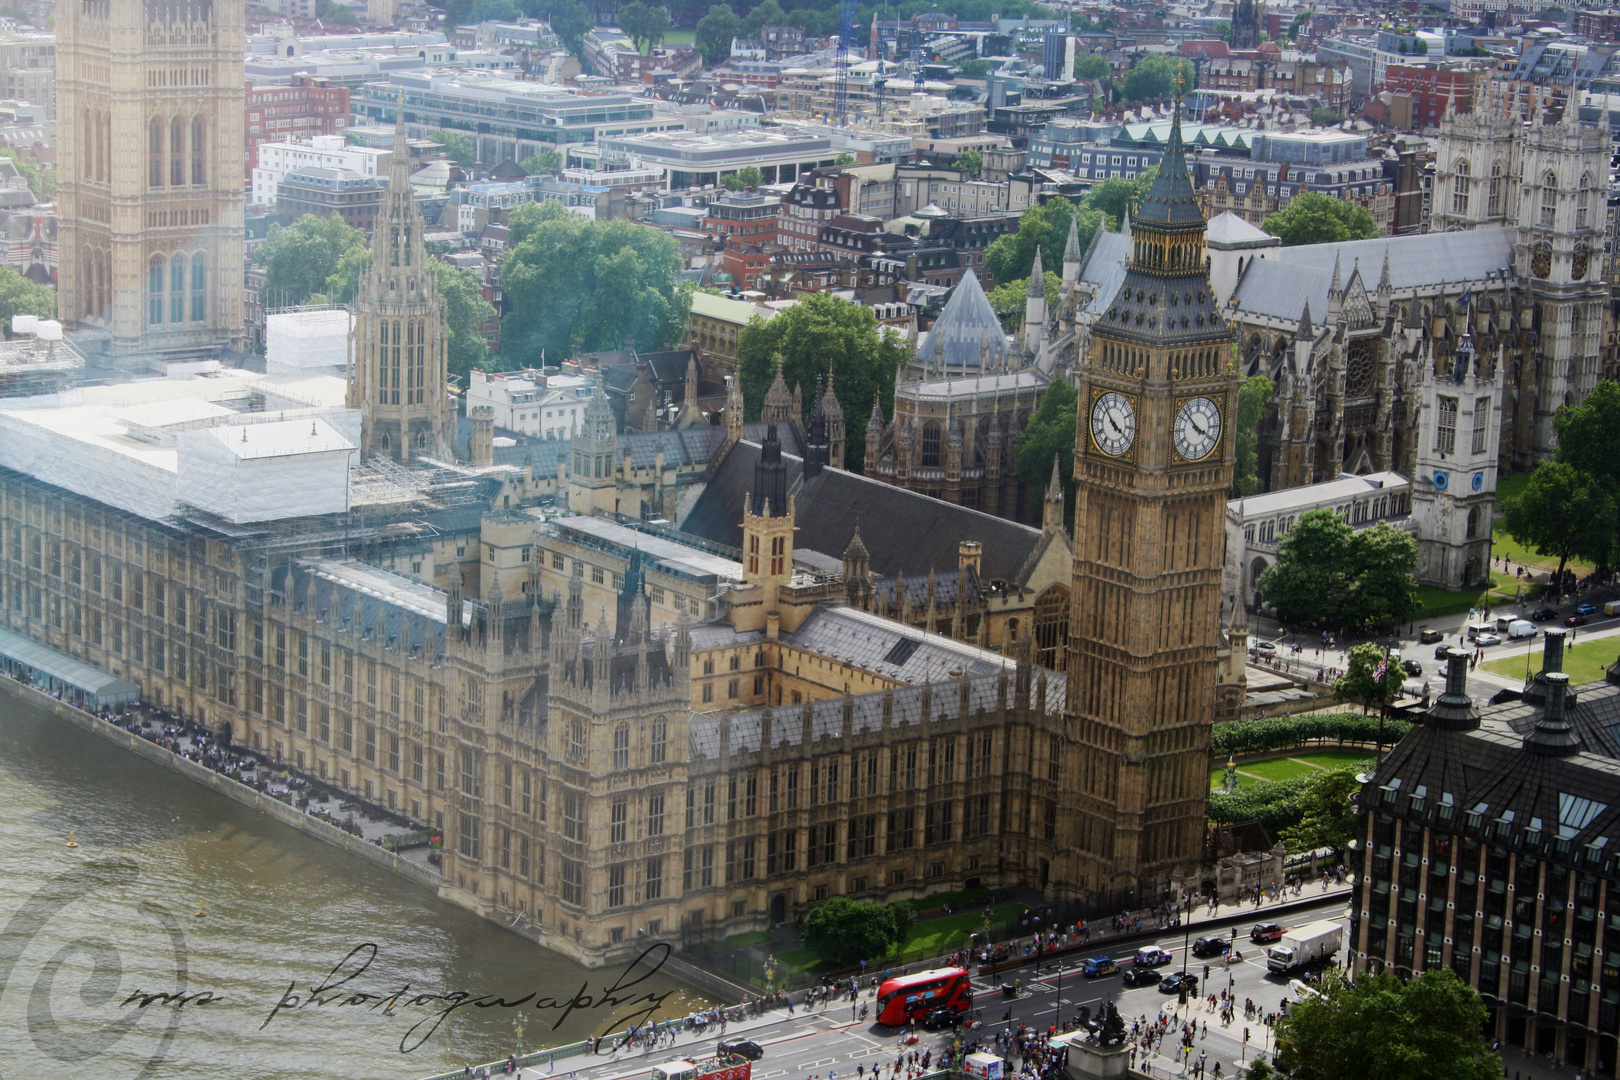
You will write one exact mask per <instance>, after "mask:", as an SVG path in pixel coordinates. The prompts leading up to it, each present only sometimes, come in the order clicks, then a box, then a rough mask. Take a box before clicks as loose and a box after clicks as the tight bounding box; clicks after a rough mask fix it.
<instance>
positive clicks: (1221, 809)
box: [1209, 776, 1305, 833]
mask: <svg viewBox="0 0 1620 1080" xmlns="http://www.w3.org/2000/svg"><path fill="white" fill-rule="evenodd" d="M1304 790H1305V777H1302V776H1301V777H1295V778H1294V779H1292V780H1278V781H1276V782H1274V783H1269V784H1249V785H1246V786H1244V787H1240V788H1238V789H1237V790H1236V791H1234V792H1230V793H1228V792H1225V791H1212V792H1210V795H1209V820H1211V821H1213V822H1214V823H1215V824H1217V825H1231V824H1233V823H1235V822H1239V821H1258V822H1259V823H1260V824H1262V825H1264V826H1265V827H1266V828H1268V829H1270V830H1271V831H1272V832H1273V833H1277V832H1281V831H1282V830H1283V829H1286V828H1289V827H1290V826H1293V825H1297V824H1299V819H1300V818H1301V817H1302V816H1303V814H1304V812H1305V811H1304V807H1302V806H1301V805H1300V804H1299V797H1300V795H1301V793H1303V792H1304Z"/></svg>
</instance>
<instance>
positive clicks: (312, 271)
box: [258, 214, 366, 307]
mask: <svg viewBox="0 0 1620 1080" xmlns="http://www.w3.org/2000/svg"><path fill="white" fill-rule="evenodd" d="M365 246H366V234H365V233H363V232H361V231H360V230H359V229H355V228H351V227H350V226H348V225H345V224H344V223H343V219H342V218H340V217H338V216H337V215H336V214H333V215H332V216H331V217H317V216H316V215H314V214H305V215H304V216H303V217H301V218H299V219H298V220H297V221H295V222H293V223H292V224H291V225H285V226H283V225H272V226H270V234H269V236H267V237H266V238H265V241H264V245H263V246H262V247H260V248H259V251H258V260H259V263H260V264H261V265H262V266H263V267H264V287H263V288H262V289H261V290H260V296H261V297H263V300H264V304H265V306H266V307H291V306H293V305H295V304H304V303H308V302H309V300H310V298H311V297H312V296H314V295H316V294H317V293H322V292H324V290H325V289H326V281H327V278H329V277H331V276H332V274H333V273H334V272H335V271H336V270H337V268H338V262H339V260H341V259H342V258H343V256H344V254H345V253H346V252H347V251H348V250H349V249H350V248H355V247H358V248H359V249H360V250H362V251H364V250H365Z"/></svg>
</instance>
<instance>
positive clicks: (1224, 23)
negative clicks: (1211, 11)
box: [1215, 19, 1232, 44]
mask: <svg viewBox="0 0 1620 1080" xmlns="http://www.w3.org/2000/svg"><path fill="white" fill-rule="evenodd" d="M1215 36H1216V37H1218V38H1220V39H1221V40H1222V41H1224V42H1226V43H1228V44H1231V41H1232V20H1231V19H1217V20H1215Z"/></svg>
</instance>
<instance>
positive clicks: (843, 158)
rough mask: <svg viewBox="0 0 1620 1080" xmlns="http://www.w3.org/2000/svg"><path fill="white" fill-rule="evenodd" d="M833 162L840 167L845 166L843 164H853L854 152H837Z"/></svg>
mask: <svg viewBox="0 0 1620 1080" xmlns="http://www.w3.org/2000/svg"><path fill="white" fill-rule="evenodd" d="M833 164H834V165H837V166H839V167H842V166H845V165H853V164H855V155H854V154H839V155H838V156H837V157H836V158H834V159H833Z"/></svg>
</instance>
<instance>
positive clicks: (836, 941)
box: [802, 896, 912, 967]
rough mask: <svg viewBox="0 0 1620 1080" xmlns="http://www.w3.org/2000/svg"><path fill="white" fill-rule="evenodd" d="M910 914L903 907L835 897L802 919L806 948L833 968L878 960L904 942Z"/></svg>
mask: <svg viewBox="0 0 1620 1080" xmlns="http://www.w3.org/2000/svg"><path fill="white" fill-rule="evenodd" d="M911 920H912V912H911V908H909V907H907V906H906V905H905V904H880V903H878V902H877V901H875V900H851V899H850V898H849V897H847V896H835V897H833V898H832V899H831V900H828V901H827V902H826V903H824V904H822V905H821V906H820V907H817V908H812V909H811V911H810V913H809V914H808V915H806V916H805V917H804V932H803V934H802V938H803V940H804V944H805V947H806V948H808V949H809V950H810V951H811V952H813V953H815V954H816V955H817V956H818V957H820V958H821V959H822V960H823V961H825V962H826V963H828V964H831V965H833V966H834V967H850V966H853V965H855V964H859V963H860V962H861V961H862V960H881V959H882V958H883V957H885V956H889V955H890V954H892V953H893V952H894V951H895V949H896V948H898V947H899V945H900V944H901V943H902V942H904V941H905V939H906V933H907V932H908V931H909V930H910V929H911Z"/></svg>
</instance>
